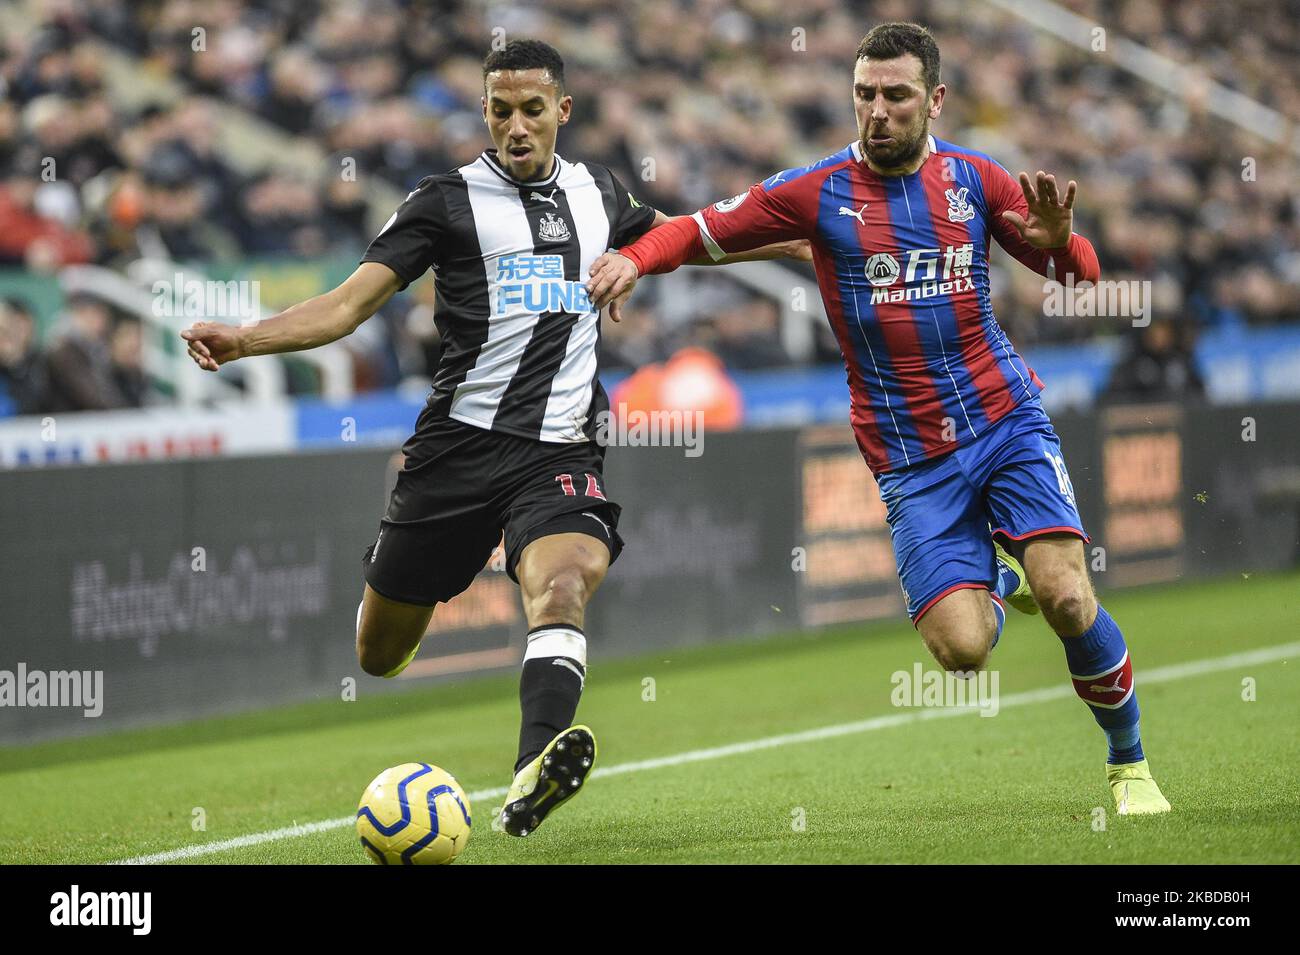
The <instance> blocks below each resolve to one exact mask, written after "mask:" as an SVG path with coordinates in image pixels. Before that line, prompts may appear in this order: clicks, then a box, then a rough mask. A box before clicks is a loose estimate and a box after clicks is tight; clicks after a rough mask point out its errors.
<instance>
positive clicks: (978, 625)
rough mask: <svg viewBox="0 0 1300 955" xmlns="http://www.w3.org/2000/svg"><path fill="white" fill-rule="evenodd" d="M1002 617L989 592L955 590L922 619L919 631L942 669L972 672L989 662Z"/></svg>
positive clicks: (1000, 610) (919, 623) (934, 605)
mask: <svg viewBox="0 0 1300 955" xmlns="http://www.w3.org/2000/svg"><path fill="white" fill-rule="evenodd" d="M1003 613H1004V611H1003V610H1002V608H1001V607H999V606H998V605H997V604H996V603H995V602H994V601H993V600H992V598H991V597H990V595H989V592H988V591H987V590H983V589H973V588H972V589H965V590H954V591H953V592H952V593H950V594H948V595H947V596H946V597H943V598H942V599H940V600H939V601H938V602H937V603H935V604H933V605H932V606H931V607H930V608H929V609H928V610H926V611H925V612H924V613H923V614H922V615H921V618H920V619H919V620H918V621H917V623H916V629H917V630H918V631H920V634H921V639H922V640H923V641H924V642H925V645H926V648H927V649H928V650H929V651H930V653H931V654H932V655H933V656H934V658H935V660H937V661H938V663H939V665H940V666H941V667H943V668H944V669H945V670H949V671H952V672H958V671H964V672H973V671H976V670H979V669H982V668H983V666H984V664H985V663H986V662H987V661H988V656H989V651H990V650H992V649H993V644H994V643H995V642H996V641H997V635H998V632H999V630H1000V629H1001V621H1000V619H999V614H1003Z"/></svg>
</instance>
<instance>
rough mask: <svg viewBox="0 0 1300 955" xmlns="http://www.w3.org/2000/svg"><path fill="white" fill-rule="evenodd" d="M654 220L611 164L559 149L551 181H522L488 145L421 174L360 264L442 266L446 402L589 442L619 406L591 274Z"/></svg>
mask: <svg viewBox="0 0 1300 955" xmlns="http://www.w3.org/2000/svg"><path fill="white" fill-rule="evenodd" d="M654 216H655V213H654V210H653V209H651V208H650V207H649V206H646V205H642V204H641V203H639V202H637V200H636V199H635V198H633V196H632V195H631V194H630V193H629V192H628V191H627V190H626V189H625V188H624V187H623V185H622V184H621V183H620V182H619V181H618V179H617V178H616V177H615V176H614V174H613V173H611V172H610V171H609V170H608V169H606V168H605V167H603V166H598V165H595V164H593V163H571V162H567V161H565V160H564V159H562V158H560V157H559V156H558V155H557V156H556V157H555V163H554V164H553V166H552V171H551V175H550V176H548V177H547V178H546V179H543V180H540V181H538V182H519V181H517V180H515V179H512V178H511V177H510V175H509V173H507V172H506V171H505V169H504V168H503V167H502V166H501V164H500V163H499V162H498V160H497V157H496V150H495V149H489V150H487V151H486V152H484V153H483V154H482V155H481V156H479V157H478V159H476V160H475V161H474V162H472V163H470V164H468V165H466V166H461V167H460V168H459V169H455V170H453V171H452V172H449V173H446V174H444V175H440V176H428V177H426V178H425V179H423V180H422V181H421V182H420V184H419V185H418V186H417V187H416V188H415V191H414V192H412V193H411V194H410V195H409V196H407V198H406V201H405V202H403V203H402V205H401V206H400V207H398V210H397V211H396V212H395V213H393V216H392V218H391V219H389V220H388V223H387V224H386V225H385V226H384V228H383V230H382V231H381V232H380V233H379V235H378V236H377V237H376V238H375V240H374V241H373V242H371V243H370V247H369V248H368V249H367V250H366V254H365V255H364V256H363V257H362V260H361V261H363V262H380V263H382V264H384V265H386V266H388V267H389V268H390V269H392V270H393V271H394V272H396V273H397V275H398V276H399V277H400V278H401V280H402V282H403V283H410V282H413V281H415V280H416V279H417V278H419V277H420V276H421V275H422V274H423V273H424V271H425V270H426V269H428V268H430V267H432V268H433V270H434V281H435V283H436V285H437V290H438V306H437V311H436V314H435V322H436V324H437V326H438V331H439V334H440V335H441V336H442V357H441V359H440V361H439V363H438V370H437V372H436V373H435V375H434V381H433V393H432V395H430V397H429V403H430V406H431V407H432V408H433V409H434V410H435V411H437V412H439V413H442V414H446V415H447V416H448V417H451V418H454V419H456V420H457V421H462V422H464V423H466V424H471V425H477V426H478V427H480V428H488V429H490V430H493V431H502V432H505V433H507V434H514V435H519V436H521V437H528V438H535V439H539V440H542V441H551V442H561V443H574V442H582V441H588V440H590V439H591V437H592V434H593V433H594V430H595V427H596V416H597V415H598V414H599V413H600V412H602V411H604V410H606V409H607V408H608V407H609V399H608V398H607V397H606V395H605V391H604V389H603V388H602V387H601V385H600V380H599V378H598V376H597V366H596V349H597V345H598V343H599V340H600V314H599V313H598V312H596V311H595V310H594V309H593V308H592V307H591V302H590V300H589V299H588V297H587V291H586V287H585V283H586V280H587V278H588V275H587V270H588V268H589V267H590V266H591V263H592V262H593V261H595V260H596V258H597V257H598V256H600V255H601V254H602V253H603V252H605V251H606V250H607V249H609V248H612V247H618V246H622V245H625V244H626V243H628V242H631V241H632V240H633V239H635V238H636V237H637V236H639V235H641V234H642V233H644V232H646V231H647V230H648V229H649V228H650V226H651V225H652V223H653V221H654ZM403 287H405V284H404V285H403Z"/></svg>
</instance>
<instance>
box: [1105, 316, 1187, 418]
mask: <svg viewBox="0 0 1300 955" xmlns="http://www.w3.org/2000/svg"><path fill="white" fill-rule="evenodd" d="M1204 395H1205V383H1204V381H1202V379H1201V374H1200V372H1199V371H1198V370H1197V368H1196V361H1195V359H1194V358H1193V356H1192V343H1191V341H1190V340H1189V336H1188V335H1187V334H1186V332H1185V330H1183V329H1181V328H1180V327H1179V326H1178V325H1177V324H1176V323H1174V322H1172V321H1168V320H1159V321H1154V322H1152V323H1151V324H1150V325H1148V326H1147V327H1146V328H1142V329H1139V330H1138V332H1137V334H1135V335H1133V336H1132V337H1130V338H1129V339H1128V351H1127V353H1126V354H1125V355H1124V356H1123V357H1122V358H1121V359H1120V360H1119V362H1118V363H1117V364H1116V365H1115V367H1114V368H1113V369H1112V370H1111V374H1110V380H1109V381H1108V382H1107V384H1106V389H1105V391H1104V393H1103V396H1102V400H1103V401H1112V402H1117V403H1123V402H1135V403H1136V402H1144V401H1184V402H1185V401H1189V400H1192V399H1196V398H1201V397H1204Z"/></svg>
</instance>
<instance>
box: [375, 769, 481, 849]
mask: <svg viewBox="0 0 1300 955" xmlns="http://www.w3.org/2000/svg"><path fill="white" fill-rule="evenodd" d="M469 829H470V807H469V798H468V797H467V796H466V795H465V791H464V790H463V789H461V788H460V783H458V782H456V777H454V776H452V775H451V773H449V772H447V771H446V770H444V769H439V768H438V767H437V766H431V765H429V764H428V763H403V764H402V765H400V766H393V767H391V768H390V769H385V770H384V771H383V772H382V773H380V774H379V775H378V776H376V777H375V778H374V779H373V780H372V781H371V783H370V785H369V786H367V787H366V791H365V792H364V793H362V794H361V803H360V805H358V806H357V836H358V837H359V838H360V839H361V846H362V848H363V849H364V850H365V853H366V855H367V856H368V857H369V859H370V861H371V862H374V863H375V864H377V865H446V864H447V863H449V862H455V861H456V858H457V857H458V856H459V855H460V854H461V853H462V852H464V851H465V846H466V844H467V843H468V842H469Z"/></svg>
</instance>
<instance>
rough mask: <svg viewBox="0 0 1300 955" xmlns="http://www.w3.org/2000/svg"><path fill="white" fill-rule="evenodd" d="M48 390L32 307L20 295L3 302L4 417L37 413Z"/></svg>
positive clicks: (0, 390)
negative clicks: (38, 347)
mask: <svg viewBox="0 0 1300 955" xmlns="http://www.w3.org/2000/svg"><path fill="white" fill-rule="evenodd" d="M44 391H45V382H44V369H43V367H42V364H41V361H40V355H39V354H38V352H37V351H36V323H35V321H34V320H33V317H32V310H31V307H30V306H29V305H28V304H27V303H26V302H24V301H23V300H22V299H18V298H7V299H5V300H4V301H2V302H0V417H3V416H4V415H10V414H35V413H36V412H38V411H40V410H41V407H40V406H41V400H42V397H43V394H44Z"/></svg>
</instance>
